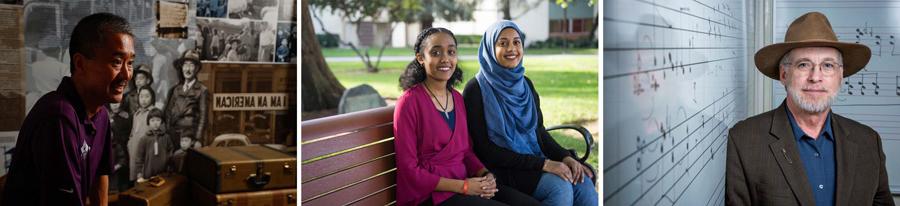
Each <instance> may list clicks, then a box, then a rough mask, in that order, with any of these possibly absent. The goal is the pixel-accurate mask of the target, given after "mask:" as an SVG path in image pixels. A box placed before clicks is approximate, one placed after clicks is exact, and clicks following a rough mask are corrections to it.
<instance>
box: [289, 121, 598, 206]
mask: <svg viewBox="0 0 900 206" xmlns="http://www.w3.org/2000/svg"><path fill="white" fill-rule="evenodd" d="M393 114H394V106H389V107H382V108H375V109H370V110H364V111H359V112H353V113H347V114H341V115H336V116H330V117H324V118H320V119H313V120H307V121H302V122H301V123H300V127H301V129H302V135H301V147H302V152H303V154H302V156H301V158H302V160H301V172H302V174H303V175H302V178H301V187H302V191H303V192H302V195H301V199H302V204H303V205H329V206H330V205H394V204H395V199H396V178H395V177H396V175H397V168H396V165H395V155H394V131H393V126H394V124H393ZM557 129H574V130H576V131H578V132H579V133H581V135H582V136H583V137H584V138H585V143H586V150H585V151H586V152H585V154H584V156H583V157H578V158H576V159H579V160H580V161H582V162H584V160H585V159H587V157H588V155H590V151H591V146H592V145H593V137H592V136H591V134H590V132H588V130H586V129H584V128H582V127H581V126H577V125H562V126H556V127H550V128H548V131H549V130H557ZM570 152H573V153H574V150H570ZM573 156H574V155H573ZM595 177H596V176H595ZM595 182H596V181H595Z"/></svg>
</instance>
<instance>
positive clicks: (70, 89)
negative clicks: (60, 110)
mask: <svg viewBox="0 0 900 206" xmlns="http://www.w3.org/2000/svg"><path fill="white" fill-rule="evenodd" d="M56 92H59V93H60V94H62V96H63V97H65V98H66V100H69V102H70V103H71V104H72V108H73V109H75V114H76V115H78V119H79V120H82V121H84V120H85V119H86V118H87V113H86V110H85V106H84V101H81V96H79V94H78V91H77V90H75V82H74V81H72V77H63V79H62V82H60V83H59V87H57V88H56Z"/></svg>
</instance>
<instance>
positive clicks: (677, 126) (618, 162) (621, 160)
mask: <svg viewBox="0 0 900 206" xmlns="http://www.w3.org/2000/svg"><path fill="white" fill-rule="evenodd" d="M735 90H736V89H732V90H731V91H729V92H728V93H727V94H725V95H722V96H721V97H719V99H716V100H715V101H713V102H712V103H710V104H709V105H706V107H703V109H700V111H697V112H696V113H694V114H692V115H691V116H690V117H688V118H685V119H684V120H683V121H681V122H679V123H678V124H675V126H674V127H671V128H669V131H666V133H669V132H672V131H674V130H675V129H676V128H679V127H681V125H683V124H684V123H686V122H687V121H688V120H690V119H693V118H694V117H696V116H697V115H699V114H700V113H702V112H703V111H706V109H709V107H712V106H713V105H715V104H716V103H717V102H719V101H721V100H722V99H724V98H725V97H727V96H730V95H731V94H732V93H733V92H734V91H735ZM663 136H665V134H663V135H659V136H657V137H656V138H653V140H650V142H649V143H647V144H645V145H644V146H642V147H639V148H638V149H637V150H635V151H633V152H631V153H629V154H628V155H625V157H624V158H622V159H620V160H619V161H616V162H613V163H612V164H610V165H609V166H607V167H606V168H603V172H604V173H606V172H609V170H611V169H612V168H615V167H617V166H619V164H622V162H625V161H626V160H628V159H631V157H632V156H634V155H636V154H637V153H638V152H640V150H642V149H644V148H646V147H647V145H651V144H653V143H654V142H656V141H658V140H659V139H661V138H662V137H663Z"/></svg>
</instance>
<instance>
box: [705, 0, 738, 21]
mask: <svg viewBox="0 0 900 206" xmlns="http://www.w3.org/2000/svg"><path fill="white" fill-rule="evenodd" d="M694 2H697V3H698V4H700V5H703V6H705V7H706V8H709V9H712V10H713V11H716V12H719V13H720V14H722V15H725V16H727V17H731V18H732V19H734V20H737V21H738V23H741V24H743V23H744V21H741V19H738V18H735V17H734V16H732V15H730V14H726V13H725V12H722V11H719V10H718V9H715V8H713V7H711V6H709V5H706V4H704V3H703V2H700V1H698V0H694Z"/></svg>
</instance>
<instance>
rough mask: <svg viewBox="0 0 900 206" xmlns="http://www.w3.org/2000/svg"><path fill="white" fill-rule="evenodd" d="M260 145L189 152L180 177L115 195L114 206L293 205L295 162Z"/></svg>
mask: <svg viewBox="0 0 900 206" xmlns="http://www.w3.org/2000/svg"><path fill="white" fill-rule="evenodd" d="M287 151H288V150H282V149H276V148H270V147H266V146H260V145H252V146H236V147H204V148H199V149H191V150H189V151H188V153H187V156H186V157H185V159H184V163H183V164H184V165H183V166H182V173H183V175H181V174H164V175H159V176H155V177H153V178H151V179H149V181H147V182H143V183H139V184H137V185H135V187H134V188H131V189H129V190H128V191H125V192H122V193H120V195H119V203H120V204H119V205H148V206H151V205H173V206H178V205H190V206H211V205H230V206H255V205H264V206H287V205H297V176H298V170H297V162H296V161H297V158H296V153H293V154H292V153H290V152H287Z"/></svg>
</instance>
